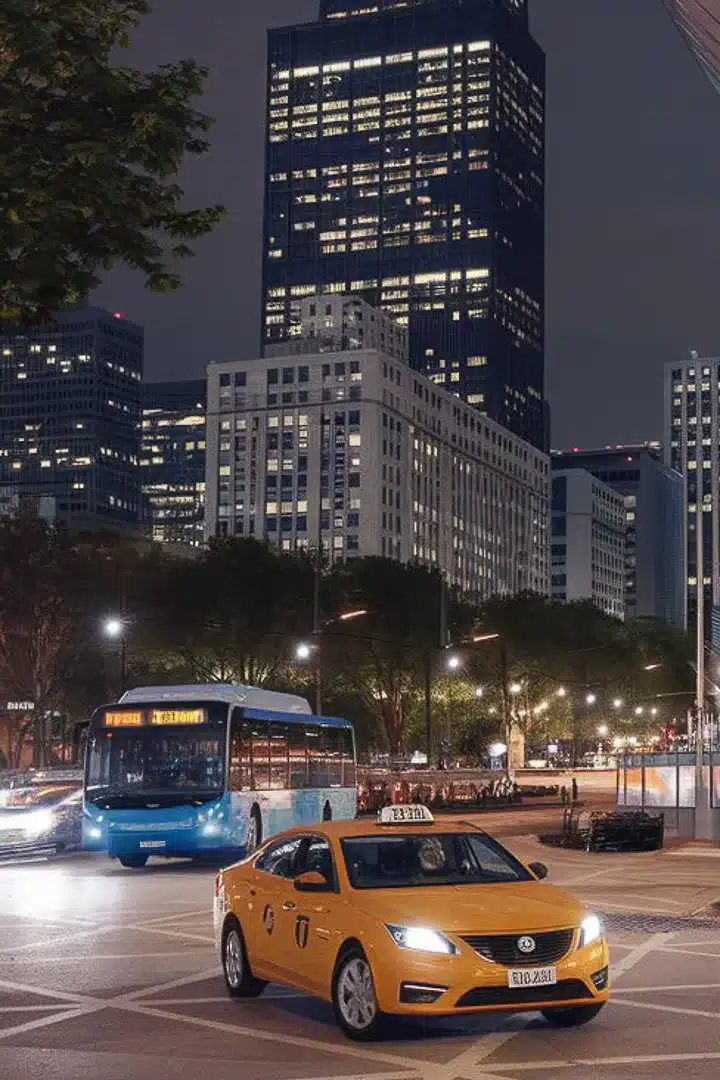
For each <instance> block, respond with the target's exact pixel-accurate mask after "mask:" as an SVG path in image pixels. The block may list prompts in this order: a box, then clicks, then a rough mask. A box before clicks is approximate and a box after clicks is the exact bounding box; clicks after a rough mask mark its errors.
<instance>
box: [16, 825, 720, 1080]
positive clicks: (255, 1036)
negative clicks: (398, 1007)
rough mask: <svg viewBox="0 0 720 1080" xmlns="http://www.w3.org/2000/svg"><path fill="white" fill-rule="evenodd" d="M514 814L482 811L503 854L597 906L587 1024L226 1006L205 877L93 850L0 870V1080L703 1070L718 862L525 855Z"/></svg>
mask: <svg viewBox="0 0 720 1080" xmlns="http://www.w3.org/2000/svg"><path fill="white" fill-rule="evenodd" d="M531 820H532V819H531V815H529V814H525V813H522V814H520V815H514V816H512V818H511V816H510V815H505V816H502V815H498V816H497V817H496V816H495V815H484V817H483V818H482V823H483V825H484V826H485V827H488V828H490V830H491V831H493V832H495V833H496V835H499V836H503V837H504V838H505V841H506V843H507V844H508V846H509V847H511V849H513V850H514V851H515V852H516V853H517V854H518V855H520V856H521V857H523V858H526V859H542V860H543V861H545V862H547V864H548V865H549V867H550V880H551V881H552V882H554V883H555V884H559V885H562V886H567V887H569V888H570V889H572V891H573V892H574V893H575V894H576V895H578V896H579V897H581V898H583V899H584V900H586V902H587V903H588V904H589V905H591V906H592V907H593V908H594V909H595V910H598V911H601V912H603V913H604V915H605V918H606V921H607V924H608V926H609V932H610V940H611V947H612V960H613V965H614V967H613V976H614V995H613V1000H612V1002H611V1004H610V1005H609V1006H608V1007H607V1008H606V1009H605V1010H604V1012H603V1013H602V1014H601V1015H600V1016H599V1017H598V1019H597V1020H596V1021H595V1022H594V1023H593V1024H591V1025H590V1026H588V1027H585V1028H580V1029H574V1030H562V1029H555V1028H551V1027H549V1026H548V1025H547V1024H546V1023H545V1022H544V1021H543V1020H542V1018H540V1017H539V1016H538V1015H537V1014H532V1013H530V1014H524V1015H521V1016H508V1015H505V1014H495V1015H492V1016H487V1015H486V1016H482V1017H475V1018H471V1017H460V1018H457V1019H455V1018H453V1019H452V1020H444V1021H439V1022H438V1021H436V1022H434V1023H432V1024H431V1025H428V1026H415V1025H410V1024H407V1023H397V1025H396V1026H395V1027H394V1029H393V1030H392V1031H391V1032H390V1033H389V1035H388V1037H387V1038H386V1039H385V1040H384V1041H382V1042H379V1043H375V1044H372V1045H370V1046H365V1045H358V1044H353V1043H349V1042H348V1041H347V1040H346V1039H345V1038H344V1036H342V1035H341V1034H340V1032H339V1031H338V1030H337V1029H336V1027H335V1025H334V1021H333V1016H332V1012H331V1009H330V1008H329V1006H327V1005H325V1004H323V1003H322V1002H317V1001H315V1000H313V999H311V998H307V997H305V996H304V995H301V994H297V993H294V992H291V991H289V990H284V989H282V988H280V987H270V988H269V989H268V991H267V992H266V993H265V995H264V996H263V997H261V998H259V999H258V1000H255V1001H249V1002H237V1001H230V1000H229V999H228V998H227V997H226V995H225V991H224V986H223V982H222V979H221V976H220V973H219V967H218V963H217V960H216V957H215V953H214V950H213V941H212V917H211V897H212V883H213V877H214V872H213V871H212V870H211V869H207V868H204V869H199V868H196V867H193V866H190V865H187V864H182V863H174V864H163V863H157V864H155V865H153V864H152V863H151V864H150V865H149V867H148V868H147V869H146V870H145V871H143V872H137V871H127V870H123V869H122V868H121V867H119V866H118V864H116V863H113V862H110V861H109V860H107V859H102V858H95V857H92V858H91V857H86V856H76V857H72V858H68V859H65V860H60V861H57V862H38V863H32V864H26V865H16V866H6V867H0V1076H1V1077H2V1078H3V1080H27V1078H28V1077H32V1078H33V1080H82V1078H86V1077H87V1078H91V1077H92V1078H93V1080H96V1078H97V1077H102V1078H103V1080H196V1078H197V1080H200V1078H201V1077H202V1078H204V1077H207V1078H208V1080H230V1078H232V1080H238V1077H242V1080H351V1078H353V1080H355V1078H359V1077H368V1078H369V1080H503V1078H507V1080H521V1078H523V1077H527V1078H528V1080H555V1078H557V1077H562V1076H563V1075H568V1076H572V1077H573V1080H626V1078H629V1077H632V1078H633V1080H642V1078H644V1077H653V1078H654V1080H656V1078H658V1077H662V1078H663V1080H671V1078H675V1077H678V1078H679V1077H687V1076H692V1077H693V1078H694V1080H711V1078H712V1080H715V1078H716V1077H717V1076H718V1073H719V1072H720V1040H719V1039H718V1030H719V1029H720V1027H719V1023H718V1022H719V1021H720V922H718V923H717V929H716V924H715V922H714V921H713V919H712V918H711V917H709V914H710V913H711V912H712V910H713V909H712V905H713V903H714V902H716V901H718V900H720V858H714V857H707V856H701V855H698V854H694V853H692V854H684V853H683V854H671V853H650V854H642V855H586V854H584V853H576V852H567V851H563V850H556V849H548V848H543V847H542V846H541V845H540V844H539V843H538V842H537V841H536V840H535V839H534V838H533V837H532V836H530V835H528V831H529V822H530V821H531Z"/></svg>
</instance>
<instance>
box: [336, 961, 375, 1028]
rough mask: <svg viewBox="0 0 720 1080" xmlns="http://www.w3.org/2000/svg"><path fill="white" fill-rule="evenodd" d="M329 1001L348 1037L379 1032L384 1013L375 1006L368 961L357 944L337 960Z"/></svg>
mask: <svg viewBox="0 0 720 1080" xmlns="http://www.w3.org/2000/svg"><path fill="white" fill-rule="evenodd" d="M332 1000H333V1007H334V1009H335V1018H336V1020H337V1023H338V1026H339V1027H340V1028H341V1029H342V1031H344V1032H345V1034H346V1035H347V1036H348V1037H349V1038H351V1039H359V1040H370V1039H376V1038H377V1037H378V1036H379V1035H380V1034H381V1031H382V1028H383V1022H384V1020H385V1016H384V1014H383V1013H382V1012H381V1011H380V1009H379V1007H378V1003H377V997H376V995H375V984H374V982H373V977H372V971H371V970H370V964H369V963H368V960H367V957H366V956H365V953H364V952H363V950H362V949H361V948H360V947H359V946H357V947H354V948H351V949H349V950H348V951H347V952H346V953H345V954H344V956H342V957H341V958H340V960H339V961H338V964H337V967H336V969H335V977H334V979H333V987H332Z"/></svg>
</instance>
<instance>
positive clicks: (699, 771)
mask: <svg viewBox="0 0 720 1080" xmlns="http://www.w3.org/2000/svg"><path fill="white" fill-rule="evenodd" d="M690 358H691V359H692V360H694V361H695V406H696V414H695V416H696V419H695V491H696V494H695V543H696V548H695V550H696V561H697V572H696V581H697V586H696V593H697V612H696V615H697V618H696V623H695V633H696V646H697V654H696V665H695V676H696V680H695V706H696V707H695V839H696V840H709V839H710V837H711V827H710V826H711V821H710V784H709V777H708V778H706V776H705V767H704V755H703V749H704V739H705V550H704V546H703V501H704V500H703V489H704V486H705V484H704V469H703V456H704V455H703V426H702V413H703V409H702V368H701V364H700V357H699V355H698V353H697V352H695V351H693V352H691V353H690Z"/></svg>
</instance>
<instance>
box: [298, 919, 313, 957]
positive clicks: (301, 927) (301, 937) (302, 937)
mask: <svg viewBox="0 0 720 1080" xmlns="http://www.w3.org/2000/svg"><path fill="white" fill-rule="evenodd" d="M309 933H310V920H309V919H308V917H307V915H298V917H297V919H296V920H295V943H296V944H297V947H298V949H305V948H307V943H308V935H309Z"/></svg>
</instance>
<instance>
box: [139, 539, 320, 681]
mask: <svg viewBox="0 0 720 1080" xmlns="http://www.w3.org/2000/svg"><path fill="white" fill-rule="evenodd" d="M312 590H313V568H312V564H311V563H310V560H309V559H307V558H305V557H304V556H302V555H288V554H284V553H280V552H277V551H276V550H274V549H273V548H271V547H269V546H267V545H265V544H261V543H259V542H258V541H256V540H251V539H241V538H231V539H223V540H216V541H214V542H213V543H212V544H211V545H210V547H209V548H208V550H207V551H205V552H203V554H202V555H201V556H200V558H199V559H196V560H193V561H183V560H179V561H177V562H174V561H170V562H168V563H167V565H166V567H165V568H164V570H163V569H162V568H158V574H157V580H156V583H155V585H154V586H151V587H150V589H149V593H148V596H147V598H146V613H145V615H144V616H143V615H142V614H141V615H140V616H139V618H138V620H137V638H136V640H137V647H138V650H139V651H141V652H142V653H143V654H144V657H145V663H146V665H147V667H148V669H150V670H152V669H153V668H154V669H155V670H158V669H161V670H162V669H164V670H165V671H168V670H170V671H174V672H176V673H184V676H185V678H187V681H188V682H194V681H197V682H216V681H219V682H228V681H231V682H240V683H247V684H251V685H254V686H263V685H265V684H269V685H276V684H277V683H278V681H280V680H281V679H283V678H284V677H285V672H286V669H287V668H288V665H289V663H290V658H291V650H292V644H293V640H294V639H295V640H297V638H298V637H299V636H301V635H302V636H304V635H305V634H306V633H307V630H308V628H309V627H310V626H311V625H312V616H311V612H312V595H313V591H312Z"/></svg>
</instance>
